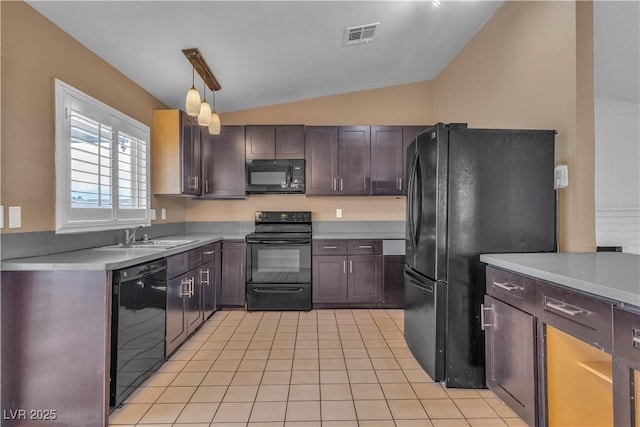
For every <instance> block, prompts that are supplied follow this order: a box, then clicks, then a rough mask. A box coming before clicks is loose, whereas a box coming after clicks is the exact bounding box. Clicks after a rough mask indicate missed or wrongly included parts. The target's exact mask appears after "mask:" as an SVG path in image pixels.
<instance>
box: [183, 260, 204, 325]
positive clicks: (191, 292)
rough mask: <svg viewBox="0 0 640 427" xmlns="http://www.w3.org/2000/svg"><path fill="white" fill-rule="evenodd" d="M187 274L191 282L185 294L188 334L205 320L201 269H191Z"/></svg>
mask: <svg viewBox="0 0 640 427" xmlns="http://www.w3.org/2000/svg"><path fill="white" fill-rule="evenodd" d="M187 275H188V278H187V280H188V281H189V284H188V285H187V288H188V289H187V293H186V295H185V316H186V319H187V335H191V333H192V332H193V331H195V330H196V329H198V326H200V325H201V324H202V322H203V316H202V283H201V282H200V270H199V269H195V270H191V271H190V272H189V273H187Z"/></svg>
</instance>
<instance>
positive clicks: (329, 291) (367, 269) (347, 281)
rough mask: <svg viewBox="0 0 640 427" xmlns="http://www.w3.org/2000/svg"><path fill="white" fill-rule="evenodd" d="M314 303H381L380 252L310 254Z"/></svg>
mask: <svg viewBox="0 0 640 427" xmlns="http://www.w3.org/2000/svg"><path fill="white" fill-rule="evenodd" d="M312 271H313V279H312V280H313V287H312V289H313V302H314V303H336V304H344V303H380V302H382V256H381V255H350V256H343V255H335V256H314V257H313V268H312Z"/></svg>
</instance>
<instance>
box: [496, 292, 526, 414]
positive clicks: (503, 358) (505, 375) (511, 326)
mask: <svg viewBox="0 0 640 427" xmlns="http://www.w3.org/2000/svg"><path fill="white" fill-rule="evenodd" d="M484 305H485V321H484V323H485V356H486V372H487V387H489V388H490V389H491V390H493V392H494V393H495V394H497V395H498V397H500V398H501V399H502V400H504V401H505V403H507V405H508V406H509V407H510V408H511V409H513V410H514V411H515V412H516V413H517V414H518V415H519V416H520V417H521V418H522V419H523V420H524V421H525V422H526V423H527V424H528V425H530V426H533V425H535V424H536V423H535V420H536V410H535V406H536V405H535V403H536V397H535V390H536V389H535V365H534V355H535V354H536V353H535V323H534V318H533V316H531V315H530V314H527V313H525V312H524V311H520V310H518V309H517V308H514V307H512V306H510V305H507V304H504V303H502V302H500V301H498V300H495V299H493V298H491V297H489V296H485V297H484ZM487 313H488V314H487ZM487 324H490V326H487Z"/></svg>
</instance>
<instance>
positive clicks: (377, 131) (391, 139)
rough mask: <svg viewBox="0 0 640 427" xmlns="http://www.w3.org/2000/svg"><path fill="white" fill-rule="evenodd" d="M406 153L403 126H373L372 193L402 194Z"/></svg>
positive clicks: (404, 184)
mask: <svg viewBox="0 0 640 427" xmlns="http://www.w3.org/2000/svg"><path fill="white" fill-rule="evenodd" d="M404 153H405V150H404V149H403V145H402V127H401V126H371V194H382V195H395V194H402V189H403V186H406V181H405V178H404V169H403V166H402V165H403V164H404Z"/></svg>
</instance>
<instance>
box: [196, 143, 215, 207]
mask: <svg viewBox="0 0 640 427" xmlns="http://www.w3.org/2000/svg"><path fill="white" fill-rule="evenodd" d="M213 136H214V135H210V134H209V132H202V138H201V156H200V157H201V158H202V183H201V184H200V194H201V195H202V196H203V197H208V196H211V195H212V192H213V181H214V179H215V174H214V163H215V161H214V156H215V152H214V144H213Z"/></svg>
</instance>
